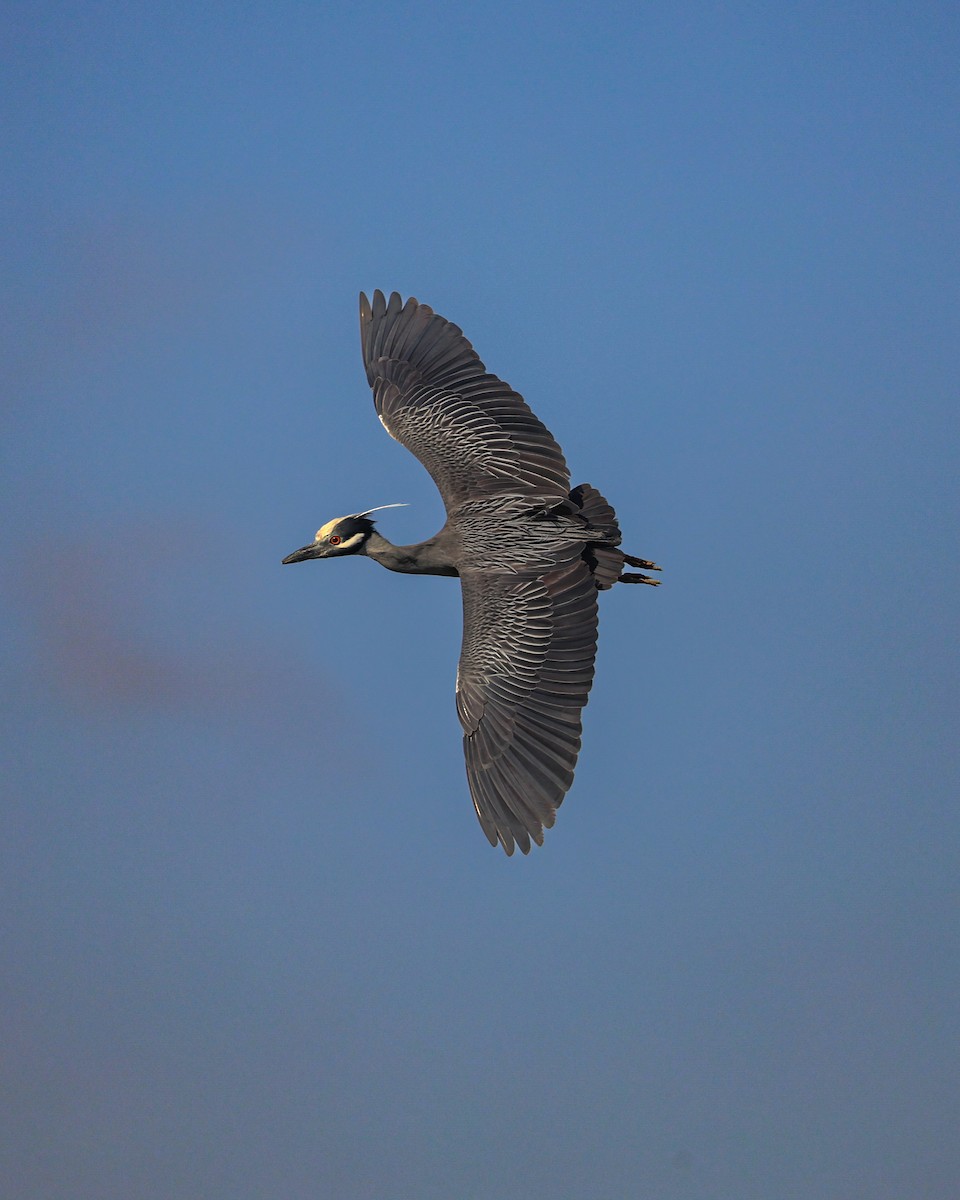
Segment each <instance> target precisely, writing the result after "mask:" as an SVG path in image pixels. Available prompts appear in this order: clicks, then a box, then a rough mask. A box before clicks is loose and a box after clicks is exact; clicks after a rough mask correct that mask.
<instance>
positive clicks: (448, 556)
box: [283, 291, 659, 854]
mask: <svg viewBox="0 0 960 1200" xmlns="http://www.w3.org/2000/svg"><path fill="white" fill-rule="evenodd" d="M360 334H361V342H362V347H363V360H364V366H365V368H366V372H367V379H368V380H369V382H370V386H371V387H372V389H373V398H374V404H375V406H376V410H377V414H378V416H379V417H380V420H381V422H382V423H383V425H384V428H385V429H386V430H387V432H388V433H389V434H390V435H391V436H392V437H394V438H396V440H397V441H399V442H401V443H402V444H403V445H405V446H406V447H407V448H408V449H409V450H411V451H412V452H413V453H414V454H415V455H416V456H417V457H418V458H419V459H420V461H421V462H422V463H423V465H424V466H425V467H426V468H427V470H428V471H429V472H430V474H431V476H432V477H433V479H434V481H435V482H436V484H437V487H438V488H439V490H440V494H441V496H442V497H443V502H444V505H445V506H446V510H447V520H446V523H445V524H444V526H443V528H442V529H441V530H440V532H439V533H437V534H436V535H435V536H434V537H432V538H429V539H428V540H427V541H425V542H419V543H417V544H415V545H412V546H394V545H393V544H392V543H390V542H388V541H387V539H386V538H384V537H382V536H381V535H380V533H379V532H378V531H377V530H376V528H375V527H374V523H373V521H372V520H371V519H370V516H369V513H370V512H372V511H374V510H372V509H371V510H369V511H368V512H366V513H355V514H353V515H351V516H347V517H340V518H337V519H336V520H334V521H330V522H328V523H327V524H326V525H324V526H323V527H322V528H321V529H319V530H318V531H317V535H316V537H315V539H314V541H313V542H312V543H311V544H310V545H309V546H304V547H303V548H302V549H301V550H297V551H295V552H294V553H293V554H291V555H288V557H287V558H285V559H284V560H283V561H284V562H285V563H290V562H302V561H304V560H306V559H309V558H333V557H337V556H339V555H344V554H365V555H366V556H367V557H368V558H372V559H375V560H376V561H377V562H379V563H380V564H381V565H382V566H384V567H386V568H387V569H388V570H391V571H400V572H403V573H405V574H421V575H424V574H426V575H453V576H459V578H460V583H461V588H462V592H463V647H462V650H461V654H460V665H459V669H458V671H457V713H458V715H459V717H460V723H461V724H462V726H463V730H464V739H463V741H464V754H465V757H466V764H467V779H468V782H469V785H470V792H471V795H472V797H473V803H474V807H475V809H476V812H477V816H478V817H479V819H480V824H481V826H482V828H483V831H484V833H485V834H486V835H487V838H488V839H489V841H490V843H491V845H494V846H496V845H497V844H498V843H499V844H500V845H501V846H502V847H503V848H504V850H505V851H506V852H507V854H512V853H513V850H514V847H515V846H519V847H520V849H521V850H522V851H523V853H524V854H526V853H528V852H529V850H530V842H531V839H532V840H533V841H535V842H537V843H538V844H542V842H543V831H544V829H545V828H549V827H550V826H552V825H553V823H554V819H555V816H556V811H557V808H558V807H559V805H560V803H561V801H562V800H563V797H564V796H565V794H566V792H567V790H568V789H569V787H570V785H571V783H572V782H573V771H574V766H575V765H576V760H577V754H578V753H579V750H580V731H581V723H580V712H581V709H582V708H583V706H584V705H585V704H586V703H587V697H588V694H589V691H590V686H591V684H592V682H593V669H594V657H595V654H596V645H597V592H598V590H603V589H606V588H609V587H612V586H613V584H614V583H616V582H618V581H620V582H624V583H650V584H652V583H656V582H657V581H656V580H653V579H651V578H649V577H648V576H647V575H644V574H627V573H624V572H623V570H622V568H623V565H624V563H628V564H630V565H631V566H638V567H644V568H646V569H651V570H658V569H659V568H657V567H656V565H655V564H654V563H651V562H649V561H647V560H646V559H638V558H632V557H631V556H630V555H627V554H624V553H623V551H621V550H619V549H618V547H619V544H620V529H619V526H618V525H617V518H616V514H615V513H614V511H613V509H612V508H611V507H610V505H609V504H608V503H607V502H606V500H604V498H603V497H602V496H601V495H600V493H599V492H597V491H596V490H595V489H594V488H592V487H590V485H589V484H580V485H579V486H578V487H576V488H573V489H571V487H570V476H569V472H568V471H567V465H566V463H565V461H564V458H563V453H562V452H561V450H560V447H559V446H558V445H557V443H556V442H555V441H554V439H553V437H552V436H551V434H550V433H549V431H548V430H547V429H546V427H545V426H544V425H543V424H542V423H541V422H540V421H538V420H537V418H536V417H535V416H534V415H533V413H532V412H531V411H530V409H529V408H528V406H527V405H526V403H525V402H524V400H523V398H522V397H521V396H520V395H518V394H517V393H516V392H514V391H512V390H511V389H510V387H509V386H508V385H507V384H505V383H504V382H503V381H502V380H500V379H498V378H497V377H496V376H495V375H490V374H489V373H488V372H487V371H486V368H485V367H484V365H483V363H482V362H481V361H480V359H479V357H478V355H477V353H476V351H475V350H474V349H473V347H472V346H471V345H470V343H469V342H468V341H467V339H466V338H465V337H464V336H463V333H462V331H461V330H460V329H459V328H458V327H457V326H456V325H453V324H452V323H451V322H449V321H445V320H444V319H443V318H442V317H440V316H438V315H437V314H436V313H434V312H433V310H432V309H431V308H429V307H428V306H427V305H425V304H419V303H418V302H417V301H416V300H414V299H412V298H411V299H409V300H407V302H406V304H404V303H403V301H402V300H401V298H400V296H399V295H398V294H397V293H396V292H394V293H393V294H392V295H391V297H390V300H389V302H388V301H387V300H386V299H385V298H384V296H383V294H382V293H381V292H379V291H378V292H374V296H373V303H372V304H370V303H369V302H368V300H367V298H366V296H364V295H361V297H360Z"/></svg>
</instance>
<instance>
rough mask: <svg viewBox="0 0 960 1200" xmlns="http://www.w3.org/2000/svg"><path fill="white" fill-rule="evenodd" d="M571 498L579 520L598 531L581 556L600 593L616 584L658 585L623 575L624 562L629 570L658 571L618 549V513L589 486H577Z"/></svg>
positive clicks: (655, 580)
mask: <svg viewBox="0 0 960 1200" xmlns="http://www.w3.org/2000/svg"><path fill="white" fill-rule="evenodd" d="M570 499H571V500H572V501H573V502H574V503H575V504H576V505H577V506H578V508H579V509H580V515H581V517H583V519H584V520H585V521H586V523H587V524H588V525H589V526H590V527H591V529H595V530H597V533H598V540H597V541H596V542H590V543H589V545H588V546H586V547H585V548H584V552H583V557H584V559H585V561H586V562H587V564H588V565H589V567H590V570H591V571H592V572H593V581H594V583H595V584H596V585H597V587H598V588H599V589H600V590H601V591H605V590H606V589H607V588H611V587H613V585H614V584H615V583H649V584H651V585H653V586H656V585H657V584H658V583H659V582H660V580H659V579H651V578H650V576H649V575H641V574H634V573H633V572H624V570H623V566H624V563H626V564H627V565H628V566H631V567H644V568H645V569H646V570H648V571H659V570H660V568H659V567H658V566H657V564H656V563H652V562H650V560H649V559H646V558H634V557H633V555H632V554H625V553H624V552H623V551H622V550H618V549H617V547H618V546H619V545H620V537H621V534H620V526H619V524H618V523H617V514H616V513H615V512H614V511H613V506H612V505H611V504H610V503H609V501H608V500H606V499H605V498H604V497H603V496H602V495H601V494H600V493H599V492H598V491H597V489H596V488H595V487H591V486H590V484H589V483H581V484H578V485H577V486H576V487H575V488H574V489H573V491H572V492H571V493H570Z"/></svg>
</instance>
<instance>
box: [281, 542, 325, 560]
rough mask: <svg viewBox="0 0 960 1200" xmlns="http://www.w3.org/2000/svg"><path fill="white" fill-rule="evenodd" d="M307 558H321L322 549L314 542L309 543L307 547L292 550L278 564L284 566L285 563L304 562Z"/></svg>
mask: <svg viewBox="0 0 960 1200" xmlns="http://www.w3.org/2000/svg"><path fill="white" fill-rule="evenodd" d="M308 558H323V547H322V546H318V545H317V543H316V542H311V543H310V545H309V546H301V547H300V549H299V550H294V552H293V553H292V554H288V555H287V557H286V558H282V559H281V560H280V562H281V564H284V565H285V564H286V563H295V562H306V561H307V559H308Z"/></svg>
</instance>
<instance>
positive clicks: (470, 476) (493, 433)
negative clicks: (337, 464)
mask: <svg viewBox="0 0 960 1200" xmlns="http://www.w3.org/2000/svg"><path fill="white" fill-rule="evenodd" d="M360 340H361V346H362V350H363V362H364V367H365V369H366V372H367V379H368V380H369V383H370V386H371V388H372V389H373V398H374V404H375V406H376V410H377V414H378V416H379V417H380V420H381V421H382V422H383V424H384V426H385V428H386V429H387V432H388V433H390V434H391V436H392V437H394V438H396V440H397V441H398V442H400V443H401V444H402V445H404V446H406V447H407V449H408V450H410V451H411V452H412V453H413V454H415V455H416V456H417V458H419V459H420V461H421V463H423V465H424V466H425V467H426V469H427V470H428V471H429V472H430V475H431V476H432V477H433V480H434V482H435V483H436V485H437V487H438V488H439V490H440V494H441V496H442V497H443V501H444V504H445V505H446V508H447V512H448V513H452V512H454V511H456V509H457V508H458V507H459V505H460V504H461V503H462V502H463V501H464V500H466V499H471V500H475V499H477V498H478V497H481V496H497V495H501V494H512V495H517V496H522V497H528V498H529V499H530V500H531V502H532V503H536V504H543V505H552V504H559V503H562V502H563V501H564V500H566V498H567V495H568V493H569V491H570V475H569V472H568V470H567V464H566V462H565V461H564V457H563V452H562V451H561V449H560V447H559V446H558V445H557V443H556V441H555V440H554V438H553V436H552V434H551V433H550V431H549V430H548V429H547V428H546V426H545V425H544V424H543V423H542V422H541V421H539V420H538V419H537V418H536V417H535V416H534V415H533V413H532V412H531V411H530V408H529V406H528V405H527V404H526V402H525V401H524V399H523V397H522V396H520V395H519V394H518V393H517V392H515V391H513V389H512V388H510V386H509V385H508V384H506V383H504V382H503V380H501V379H498V378H497V376H496V375H491V374H489V372H487V370H486V368H485V367H484V365H483V363H482V362H481V361H480V357H479V355H478V354H477V352H476V351H475V350H474V348H473V346H472V345H471V344H470V342H469V341H468V340H467V339H466V338H465V337H464V335H463V331H462V330H461V329H460V328H459V327H458V326H456V325H454V324H453V323H452V322H451V321H447V320H444V318H443V317H440V316H438V315H437V314H436V313H435V312H434V311H433V309H431V308H430V307H429V306H428V305H426V304H420V303H419V302H418V301H417V300H415V299H413V298H412V297H411V298H410V299H409V300H407V302H406V303H405V304H404V303H403V301H402V300H401V298H400V296H399V294H398V293H397V292H393V293H392V295H391V296H390V299H389V301H388V300H387V299H386V298H385V297H384V295H383V293H382V292H380V291H376V292H374V294H373V301H372V303H371V302H370V301H368V300H367V298H366V296H364V295H363V294H361V296H360Z"/></svg>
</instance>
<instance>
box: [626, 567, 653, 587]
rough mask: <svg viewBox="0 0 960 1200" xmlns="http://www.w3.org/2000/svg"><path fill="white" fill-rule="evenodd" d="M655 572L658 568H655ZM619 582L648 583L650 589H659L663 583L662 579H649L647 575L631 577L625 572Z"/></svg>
mask: <svg viewBox="0 0 960 1200" xmlns="http://www.w3.org/2000/svg"><path fill="white" fill-rule="evenodd" d="M655 570H657V571H659V570H660V568H659V567H656V568H655ZM619 580H620V583H649V584H650V586H651V587H659V586H660V584H661V583H663V580H662V579H651V578H650V576H649V575H632V574H629V573H627V572H624V574H623V575H621V576H620V577H619Z"/></svg>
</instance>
